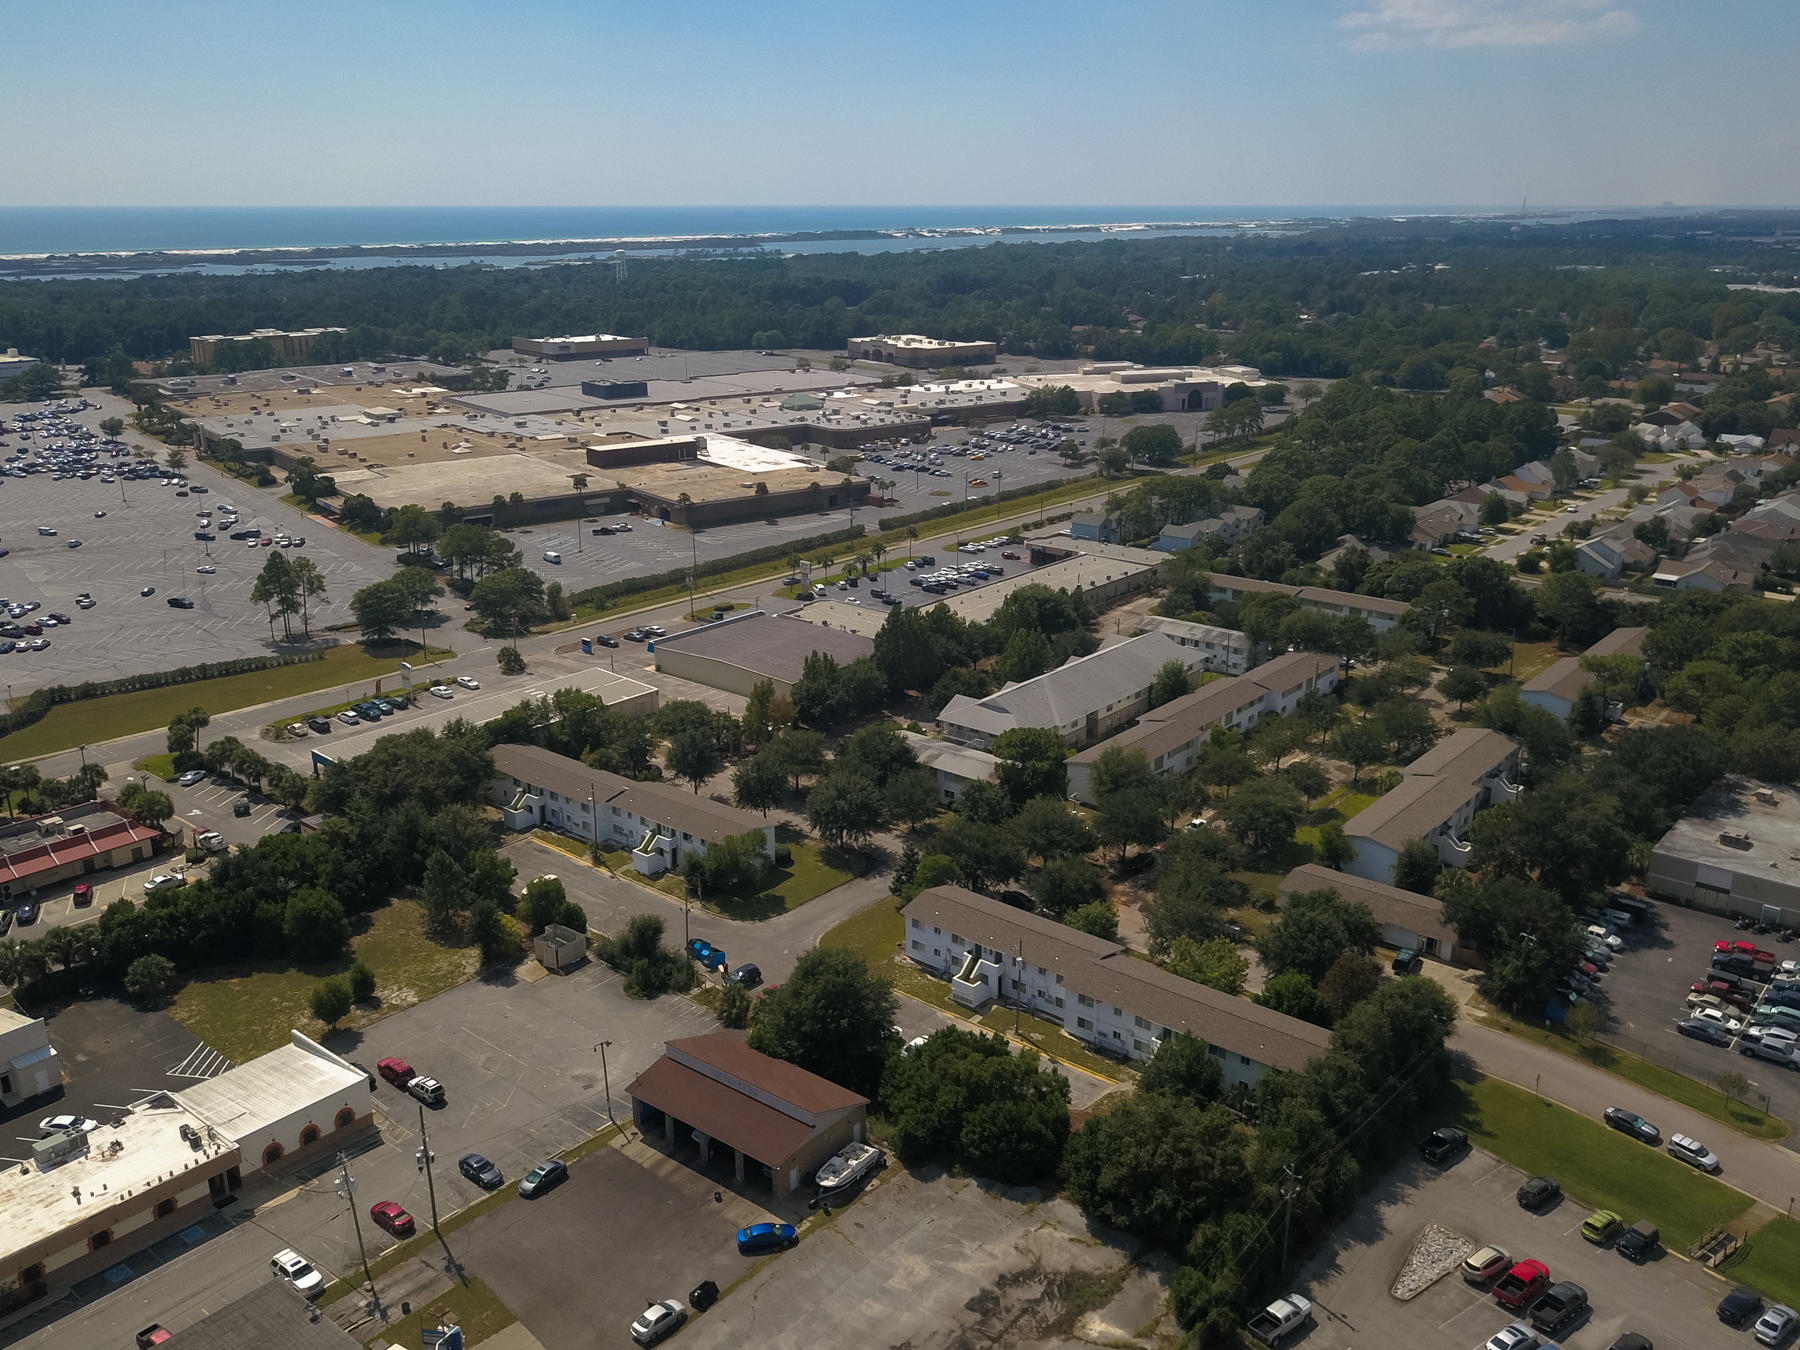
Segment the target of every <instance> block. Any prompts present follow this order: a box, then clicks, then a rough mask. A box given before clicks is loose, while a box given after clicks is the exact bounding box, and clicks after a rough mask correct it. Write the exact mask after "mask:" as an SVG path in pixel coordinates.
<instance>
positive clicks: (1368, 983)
mask: <svg viewBox="0 0 1800 1350" xmlns="http://www.w3.org/2000/svg"><path fill="white" fill-rule="evenodd" d="M1382 978H1383V976H1382V974H1381V967H1380V966H1378V965H1376V964H1375V963H1374V962H1373V961H1371V960H1370V959H1369V958H1368V957H1366V956H1358V955H1357V954H1356V953H1355V952H1345V953H1344V954H1343V955H1342V956H1340V957H1338V959H1337V960H1335V961H1333V962H1332V963H1331V968H1330V969H1328V970H1327V971H1326V972H1325V973H1324V975H1322V976H1321V977H1320V978H1319V996H1320V997H1321V998H1323V999H1324V1000H1325V1001H1326V1002H1327V1003H1329V1004H1330V1005H1331V1013H1332V1018H1333V1020H1336V1019H1337V1018H1339V1017H1342V1016H1343V1015H1344V1014H1345V1013H1347V1012H1349V1011H1350V1009H1352V1008H1354V1007H1355V1006H1356V1005H1357V1004H1359V1003H1361V1002H1362V1001H1363V1000H1364V999H1366V998H1368V997H1369V996H1370V995H1372V994H1373V993H1374V992H1375V991H1376V989H1378V988H1379V987H1380V986H1381V981H1382Z"/></svg>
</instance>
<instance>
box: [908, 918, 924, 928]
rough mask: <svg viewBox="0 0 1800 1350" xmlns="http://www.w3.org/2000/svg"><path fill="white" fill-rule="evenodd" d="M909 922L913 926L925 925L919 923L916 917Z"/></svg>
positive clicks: (920, 926)
mask: <svg viewBox="0 0 1800 1350" xmlns="http://www.w3.org/2000/svg"><path fill="white" fill-rule="evenodd" d="M911 923H912V926H913V927H914V928H923V927H924V926H925V925H924V924H922V923H920V922H919V921H918V920H917V919H913V920H911Z"/></svg>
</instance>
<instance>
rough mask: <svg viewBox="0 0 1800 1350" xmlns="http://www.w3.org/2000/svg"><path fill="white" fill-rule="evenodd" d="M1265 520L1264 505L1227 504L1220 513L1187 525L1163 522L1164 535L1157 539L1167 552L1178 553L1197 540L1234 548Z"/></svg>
mask: <svg viewBox="0 0 1800 1350" xmlns="http://www.w3.org/2000/svg"><path fill="white" fill-rule="evenodd" d="M1262 523H1263V513H1262V509H1261V508H1260V507H1255V506H1232V507H1227V508H1226V509H1225V510H1224V511H1221V512H1220V513H1219V514H1218V515H1216V516H1209V517H1207V518H1206V519H1205V520H1193V521H1189V522H1188V523H1187V524H1185V525H1165V526H1163V531H1162V535H1161V537H1160V538H1158V539H1157V541H1156V544H1155V547H1156V548H1158V549H1160V550H1162V551H1163V552H1164V553H1178V552H1180V551H1181V550H1182V549H1187V548H1192V547H1194V545H1196V544H1211V545H1214V546H1215V547H1218V548H1231V547H1232V546H1234V545H1235V544H1237V543H1239V542H1240V541H1242V540H1244V539H1247V538H1249V537H1250V535H1251V534H1252V533H1254V532H1255V531H1256V530H1258V529H1259V528H1261V526H1262Z"/></svg>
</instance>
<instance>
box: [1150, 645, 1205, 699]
mask: <svg viewBox="0 0 1800 1350" xmlns="http://www.w3.org/2000/svg"><path fill="white" fill-rule="evenodd" d="M1193 692H1194V677H1193V676H1192V675H1190V674H1189V673H1188V668H1187V665H1186V664H1185V663H1184V662H1181V661H1177V660H1175V659H1174V658H1173V657H1171V658H1170V659H1169V660H1167V661H1164V662H1163V664H1162V669H1160V670H1158V671H1157V672H1156V679H1155V680H1154V681H1153V682H1152V683H1151V685H1150V706H1151V707H1152V708H1160V707H1162V705H1163V704H1165V703H1172V702H1174V701H1175V700H1176V699H1178V698H1180V697H1181V696H1182V695H1183V694H1191V693H1193Z"/></svg>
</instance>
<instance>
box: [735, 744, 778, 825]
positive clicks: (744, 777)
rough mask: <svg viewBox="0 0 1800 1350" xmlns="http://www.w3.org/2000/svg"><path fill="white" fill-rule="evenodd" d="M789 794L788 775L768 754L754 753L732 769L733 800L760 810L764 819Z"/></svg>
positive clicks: (744, 807) (750, 809) (754, 809)
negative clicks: (770, 809) (771, 808)
mask: <svg viewBox="0 0 1800 1350" xmlns="http://www.w3.org/2000/svg"><path fill="white" fill-rule="evenodd" d="M786 795H787V775H786V774H784V773H783V772H782V771H781V765H780V764H778V763H777V762H776V761H775V759H774V758H773V757H772V756H771V755H769V754H767V753H762V754H755V755H751V756H750V757H749V758H748V759H746V760H743V761H742V762H741V763H739V764H738V766H737V767H736V768H735V769H733V770H732V771H731V796H732V801H733V802H734V803H735V804H736V805H738V806H741V807H742V808H743V809H744V810H746V811H761V812H762V813H763V818H764V819H765V820H766V819H767V818H768V815H769V808H770V807H772V806H780V805H781V802H782V799H783V798H784V797H786Z"/></svg>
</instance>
